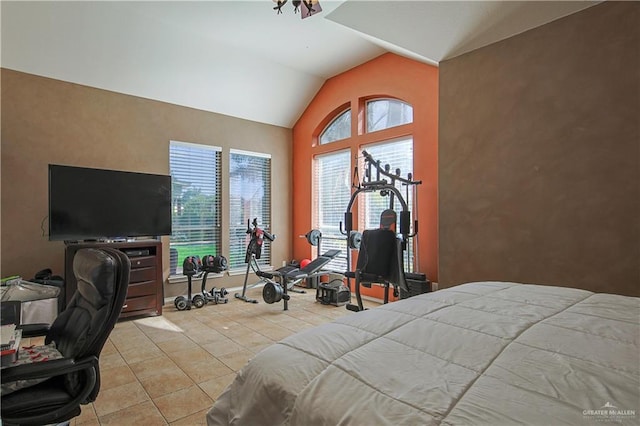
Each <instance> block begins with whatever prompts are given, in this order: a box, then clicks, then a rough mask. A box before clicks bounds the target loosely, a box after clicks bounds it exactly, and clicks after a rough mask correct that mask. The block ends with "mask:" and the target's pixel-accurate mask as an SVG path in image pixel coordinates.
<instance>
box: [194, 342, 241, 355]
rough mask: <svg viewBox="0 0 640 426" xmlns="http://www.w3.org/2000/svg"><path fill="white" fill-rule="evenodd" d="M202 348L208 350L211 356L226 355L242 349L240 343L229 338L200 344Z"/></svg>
mask: <svg viewBox="0 0 640 426" xmlns="http://www.w3.org/2000/svg"><path fill="white" fill-rule="evenodd" d="M202 348H203V349H204V350H206V351H207V352H209V353H210V354H211V355H213V356H216V357H217V356H221V355H226V354H229V353H232V352H238V351H241V350H242V349H243V347H242V345H239V344H237V343H236V342H234V341H233V340H231V339H226V340H222V341H219V342H213V343H207V344H206V345H202Z"/></svg>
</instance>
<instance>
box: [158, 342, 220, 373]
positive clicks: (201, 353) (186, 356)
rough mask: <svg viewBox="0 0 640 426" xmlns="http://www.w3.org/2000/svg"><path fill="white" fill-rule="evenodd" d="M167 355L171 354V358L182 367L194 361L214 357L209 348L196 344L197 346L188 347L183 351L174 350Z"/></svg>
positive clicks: (207, 359)
mask: <svg viewBox="0 0 640 426" xmlns="http://www.w3.org/2000/svg"><path fill="white" fill-rule="evenodd" d="M167 355H169V358H171V359H172V360H173V362H175V363H176V364H177V365H178V366H179V367H181V368H183V367H184V366H185V365H189V364H191V363H193V362H200V361H209V360H211V359H212V358H213V357H214V356H213V355H212V354H211V353H209V352H208V351H207V350H205V349H203V348H201V347H199V346H196V347H195V348H188V349H185V350H182V351H177V352H172V353H170V354H167Z"/></svg>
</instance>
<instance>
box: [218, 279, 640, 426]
mask: <svg viewBox="0 0 640 426" xmlns="http://www.w3.org/2000/svg"><path fill="white" fill-rule="evenodd" d="M639 335H640V298H635V297H627V296H619V295H613V294H596V293H592V292H589V291H585V290H578V289H572V288H563V287H552V286H538V285H527V284H518V283H506V282H477V283H469V284H464V285H459V286H456V287H452V288H449V289H443V290H439V291H436V292H433V293H427V294H423V295H420V296H415V297H411V298H409V299H405V300H400V301H397V302H394V303H389V304H386V305H382V306H380V307H377V308H375V309H371V310H367V311H363V312H359V313H355V314H352V315H348V316H345V317H343V318H340V319H339V320H336V321H334V322H332V323H329V324H325V325H322V326H319V327H316V328H313V329H310V330H307V331H304V332H301V333H298V334H296V335H294V336H291V337H288V338H286V339H284V340H282V341H281V342H279V343H277V344H274V345H272V346H270V347H268V348H267V349H265V350H263V351H262V352H260V353H259V354H257V355H256V356H255V358H254V359H252V360H251V361H250V362H249V363H248V364H247V365H246V366H245V367H244V368H243V369H242V370H240V371H239V372H238V375H237V377H236V379H235V381H234V382H233V383H232V384H231V385H230V386H229V387H228V388H227V389H226V390H225V391H224V393H223V394H222V395H221V396H220V398H219V399H218V400H217V401H216V402H215V404H214V406H213V407H212V408H211V410H210V411H209V413H208V414H207V422H208V424H209V425H210V426H213V425H227V424H232V425H332V426H333V425H394V426H397V425H493V426H497V425H512V424H527V425H577V424H594V425H596V424H599V423H603V422H618V423H622V424H638V423H640V372H639V370H640V348H639V343H638V342H639V340H640V336H639Z"/></svg>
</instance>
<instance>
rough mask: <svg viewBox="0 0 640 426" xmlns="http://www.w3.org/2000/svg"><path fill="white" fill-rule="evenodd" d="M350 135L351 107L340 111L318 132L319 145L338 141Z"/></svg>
mask: <svg viewBox="0 0 640 426" xmlns="http://www.w3.org/2000/svg"><path fill="white" fill-rule="evenodd" d="M350 136H351V108H349V109H347V110H346V111H344V112H342V113H341V114H340V115H338V116H337V117H336V118H334V119H333V121H332V122H331V123H329V125H328V126H327V127H325V129H324V130H323V131H322V133H321V134H320V138H319V140H320V145H324V144H326V143H330V142H335V141H339V140H341V139H346V138H348V137H350Z"/></svg>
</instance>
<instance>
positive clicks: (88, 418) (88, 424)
mask: <svg viewBox="0 0 640 426" xmlns="http://www.w3.org/2000/svg"><path fill="white" fill-rule="evenodd" d="M80 409H81V412H80V415H79V416H78V417H76V418H74V419H72V421H71V422H70V426H80V425H82V426H93V425H99V424H100V423H99V422H98V416H97V415H96V410H95V409H94V408H93V404H87V405H82V406H80Z"/></svg>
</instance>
